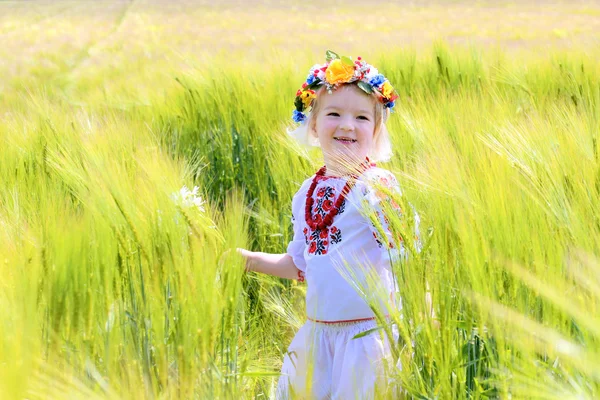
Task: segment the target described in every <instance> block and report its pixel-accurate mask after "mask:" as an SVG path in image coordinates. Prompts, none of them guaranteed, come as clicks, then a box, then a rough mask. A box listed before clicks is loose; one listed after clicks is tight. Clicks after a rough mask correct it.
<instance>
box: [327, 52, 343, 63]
mask: <svg viewBox="0 0 600 400" xmlns="http://www.w3.org/2000/svg"><path fill="white" fill-rule="evenodd" d="M337 58H340V56H338V55H337V54H336V53H334V52H333V51H331V50H327V51H326V52H325V60H326V61H327V62H329V61H331V60H335V59H337Z"/></svg>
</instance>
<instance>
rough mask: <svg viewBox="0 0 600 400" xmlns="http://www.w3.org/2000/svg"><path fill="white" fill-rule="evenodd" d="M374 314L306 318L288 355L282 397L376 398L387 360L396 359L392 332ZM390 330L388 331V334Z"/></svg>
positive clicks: (280, 389) (282, 399) (281, 381)
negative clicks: (334, 320)
mask: <svg viewBox="0 0 600 400" xmlns="http://www.w3.org/2000/svg"><path fill="white" fill-rule="evenodd" d="M376 326H377V322H376V321H374V320H367V321H360V322H340V323H321V322H313V321H310V320H309V321H307V322H306V323H305V324H304V325H303V326H302V328H300V330H299V331H298V333H297V334H296V336H295V337H294V340H292V343H291V344H290V346H289V348H288V352H287V354H286V355H285V357H284V360H283V367H282V368H281V377H280V378H279V382H278V387H277V395H276V398H277V399H278V400H287V399H361V400H362V399H372V398H374V395H375V388H376V386H377V387H378V390H381V389H385V388H383V387H381V386H379V385H382V384H384V383H385V379H384V371H385V364H386V363H389V364H388V365H391V352H390V346H389V343H388V340H387V338H385V337H382V331H381V330H378V331H375V332H372V333H369V334H368V335H366V336H363V337H360V338H357V339H353V337H354V336H355V335H357V334H359V333H361V332H365V331H367V330H369V329H372V328H375V327H376ZM384 336H385V335H384Z"/></svg>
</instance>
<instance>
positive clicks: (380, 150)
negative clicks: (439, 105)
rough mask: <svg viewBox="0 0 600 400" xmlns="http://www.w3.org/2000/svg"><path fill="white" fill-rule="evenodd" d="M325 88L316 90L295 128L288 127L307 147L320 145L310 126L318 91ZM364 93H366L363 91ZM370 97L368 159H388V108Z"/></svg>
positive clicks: (316, 110) (314, 114)
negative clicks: (372, 110) (372, 125)
mask: <svg viewBox="0 0 600 400" xmlns="http://www.w3.org/2000/svg"><path fill="white" fill-rule="evenodd" d="M323 90H325V88H324V87H321V88H320V89H319V90H318V91H317V97H316V98H315V100H314V101H313V104H312V109H311V111H310V112H309V113H307V115H306V119H305V120H304V121H302V124H300V126H298V127H297V128H296V129H292V130H290V129H288V131H287V132H288V134H289V135H290V136H292V137H293V138H294V139H296V140H297V141H298V142H299V143H300V144H302V145H304V146H308V147H311V146H312V147H320V144H319V139H318V138H317V137H316V136H315V135H314V134H312V133H311V127H312V125H313V124H314V123H315V118H316V116H317V115H318V114H319V110H320V102H319V97H320V93H321V92H322V91H323ZM365 95H367V94H366V93H365ZM367 96H369V97H371V99H372V100H373V102H374V103H375V132H373V147H372V148H371V151H370V152H369V154H368V156H369V159H370V160H371V161H373V162H378V161H389V159H390V158H391V157H392V144H391V142H390V134H389V132H388V130H387V127H386V126H385V123H386V121H387V119H388V117H389V115H390V110H389V108H386V107H384V106H383V104H382V103H381V102H379V100H378V99H377V97H375V95H374V94H371V95H367Z"/></svg>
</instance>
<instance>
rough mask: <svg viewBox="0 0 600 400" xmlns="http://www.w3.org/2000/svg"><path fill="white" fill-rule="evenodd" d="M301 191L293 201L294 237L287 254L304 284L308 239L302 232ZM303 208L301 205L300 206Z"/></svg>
mask: <svg viewBox="0 0 600 400" xmlns="http://www.w3.org/2000/svg"><path fill="white" fill-rule="evenodd" d="M300 192H301V191H299V192H298V193H297V194H296V195H295V196H294V200H293V201H292V218H291V220H292V227H293V233H294V234H293V237H292V240H291V241H290V242H289V244H288V246H287V254H289V255H290V256H291V257H292V260H293V261H294V265H296V268H298V281H300V282H304V280H305V277H304V273H305V272H306V261H305V260H304V249H305V248H306V238H305V236H304V233H303V232H302V228H303V224H302V222H303V221H302V219H301V218H302V216H301V215H299V211H298V210H300V209H301V207H298V206H297V205H298V202H299V200H300V199H301V196H302V195H301V194H300ZM300 206H301V204H300Z"/></svg>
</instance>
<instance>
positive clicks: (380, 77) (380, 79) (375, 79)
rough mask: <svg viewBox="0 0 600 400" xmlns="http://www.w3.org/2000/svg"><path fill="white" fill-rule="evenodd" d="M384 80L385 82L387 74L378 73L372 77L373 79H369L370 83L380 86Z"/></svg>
mask: <svg viewBox="0 0 600 400" xmlns="http://www.w3.org/2000/svg"><path fill="white" fill-rule="evenodd" d="M383 82H385V76H383V75H381V74H378V75H375V76H374V77H373V78H371V80H370V81H369V85H371V86H373V87H378V86H379V85H382V84H383Z"/></svg>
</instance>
